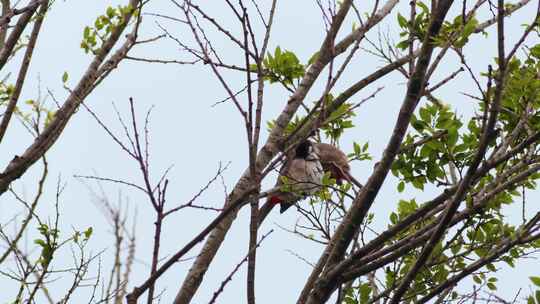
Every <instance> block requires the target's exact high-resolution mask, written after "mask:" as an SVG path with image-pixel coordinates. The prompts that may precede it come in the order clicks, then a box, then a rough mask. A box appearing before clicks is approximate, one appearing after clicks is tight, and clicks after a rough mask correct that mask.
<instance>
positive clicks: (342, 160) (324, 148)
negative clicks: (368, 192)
mask: <svg viewBox="0 0 540 304" xmlns="http://www.w3.org/2000/svg"><path fill="white" fill-rule="evenodd" d="M314 148H315V153H316V154H317V155H318V156H319V159H320V161H321V165H322V167H323V170H324V172H330V177H332V178H333V179H335V180H336V183H337V184H338V185H341V183H342V181H343V180H346V181H348V182H351V174H350V171H351V167H350V166H349V159H348V158H347V155H346V154H345V153H343V151H341V150H340V149H338V148H337V147H335V146H334V145H330V144H325V143H316V144H315V145H314Z"/></svg>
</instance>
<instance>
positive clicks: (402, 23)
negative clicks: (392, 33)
mask: <svg viewBox="0 0 540 304" xmlns="http://www.w3.org/2000/svg"><path fill="white" fill-rule="evenodd" d="M397 20H398V24H399V26H400V27H401V28H406V27H407V19H405V17H403V16H402V15H401V14H400V13H398V14H397Z"/></svg>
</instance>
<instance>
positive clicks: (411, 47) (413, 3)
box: [409, 0, 416, 75]
mask: <svg viewBox="0 0 540 304" xmlns="http://www.w3.org/2000/svg"><path fill="white" fill-rule="evenodd" d="M410 1H411V2H410V3H409V5H410V6H411V15H410V18H409V20H410V21H409V22H410V29H409V31H410V32H409V56H411V60H409V75H412V73H413V72H414V57H413V56H412V55H413V53H414V36H413V35H412V30H413V25H414V19H415V18H416V0H410Z"/></svg>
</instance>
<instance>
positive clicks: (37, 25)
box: [0, 1, 49, 143]
mask: <svg viewBox="0 0 540 304" xmlns="http://www.w3.org/2000/svg"><path fill="white" fill-rule="evenodd" d="M48 6H49V1H45V2H44V3H43V4H41V6H40V8H39V11H38V14H37V18H36V21H35V22H34V27H33V28H32V33H31V34H30V40H29V41H28V45H27V46H26V51H25V53H24V57H23V62H22V64H21V67H20V69H19V74H18V76H17V81H16V82H15V88H14V90H13V93H12V94H11V96H10V97H9V101H8V105H7V107H6V111H5V112H4V116H3V117H2V121H1V122H0V143H1V142H2V139H3V138H4V135H5V134H6V130H7V128H8V125H9V122H10V120H11V116H12V115H13V112H14V111H15V106H16V105H17V101H18V100H19V96H20V94H21V90H22V87H23V84H24V81H25V79H26V73H27V72H28V67H29V66H30V61H31V60H32V54H33V53H34V48H35V46H36V41H37V37H38V35H39V31H40V29H41V25H42V24H43V19H45V13H46V12H47V8H48Z"/></svg>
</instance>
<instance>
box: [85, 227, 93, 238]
mask: <svg viewBox="0 0 540 304" xmlns="http://www.w3.org/2000/svg"><path fill="white" fill-rule="evenodd" d="M93 231H94V229H93V228H92V227H88V229H86V230H85V231H84V237H85V238H86V239H89V238H90V236H91V235H92V232H93Z"/></svg>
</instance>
